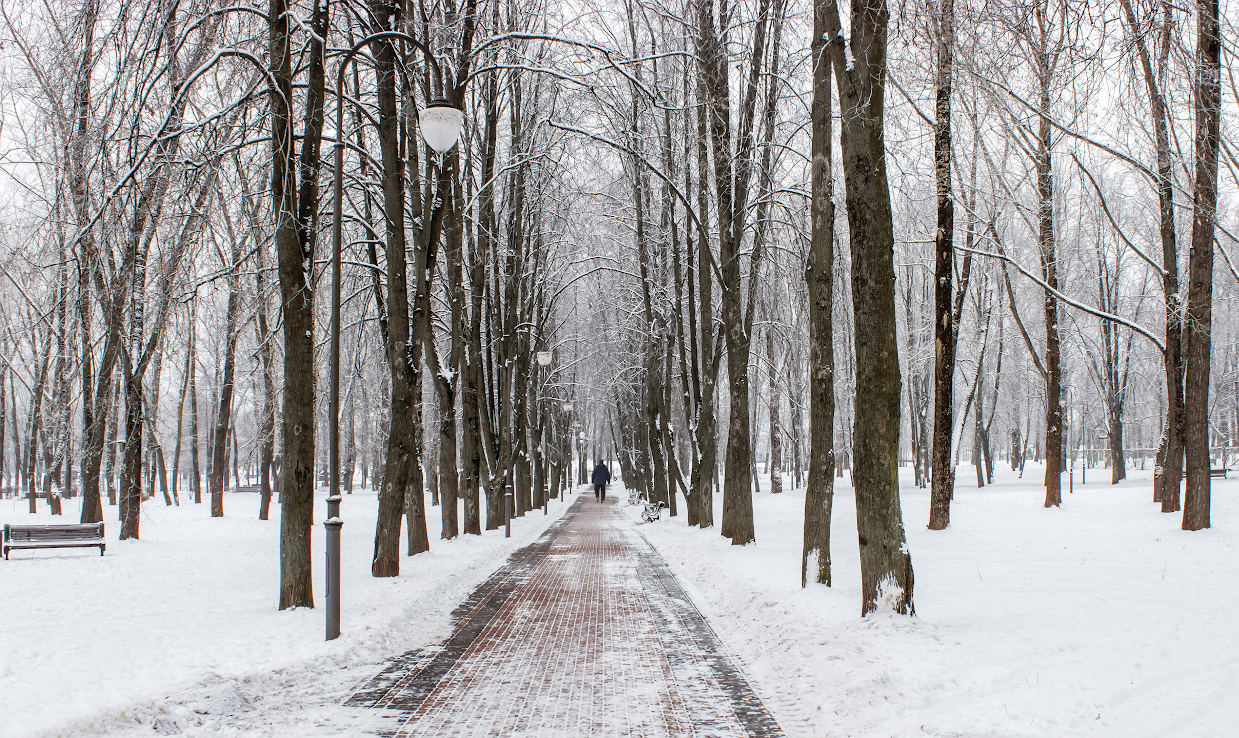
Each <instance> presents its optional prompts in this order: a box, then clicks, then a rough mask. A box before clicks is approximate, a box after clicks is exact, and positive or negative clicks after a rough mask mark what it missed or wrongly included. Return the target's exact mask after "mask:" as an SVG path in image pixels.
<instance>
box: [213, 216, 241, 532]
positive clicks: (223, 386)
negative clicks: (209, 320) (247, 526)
mask: <svg viewBox="0 0 1239 738" xmlns="http://www.w3.org/2000/svg"><path fill="white" fill-rule="evenodd" d="M240 260H241V253H240V243H239V242H238V241H237V240H236V238H235V237H234V238H233V240H232V254H231V258H230V260H229V261H230V262H231V263H230V264H229V269H228V272H229V274H228V308H227V312H226V314H225V318H224V376H223V377H222V379H221V380H220V392H219V410H218V411H217V412H216V414H215V432H214V433H213V434H212V439H213V440H214V447H213V448H212V449H211V517H213V518H222V517H224V490H225V488H226V487H227V486H228V465H227V463H226V460H225V456H226V455H227V453H228V436H229V429H230V428H232V389H233V387H232V386H233V378H234V376H235V375H236V366H237V359H236V357H237V337H238V335H237V334H238V331H237V317H238V316H237V313H238V311H239V310H240V308H241V294H240V293H241V285H240V284H239V282H240V276H239V274H238V270H239V269H240V263H239V262H240ZM235 461H236V454H235V453H234V454H233V462H234V464H235Z"/></svg>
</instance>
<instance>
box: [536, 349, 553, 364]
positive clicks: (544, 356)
mask: <svg viewBox="0 0 1239 738" xmlns="http://www.w3.org/2000/svg"><path fill="white" fill-rule="evenodd" d="M550 365H551V352H550V351H539V352H538V366H550Z"/></svg>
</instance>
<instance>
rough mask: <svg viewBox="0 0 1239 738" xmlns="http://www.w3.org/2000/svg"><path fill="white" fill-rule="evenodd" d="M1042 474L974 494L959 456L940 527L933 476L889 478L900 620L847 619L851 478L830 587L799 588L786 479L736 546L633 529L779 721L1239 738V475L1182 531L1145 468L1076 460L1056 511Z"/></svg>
mask: <svg viewBox="0 0 1239 738" xmlns="http://www.w3.org/2000/svg"><path fill="white" fill-rule="evenodd" d="M905 471H906V470H905ZM1077 474H1078V470H1077ZM1041 476H1042V470H1041V468H1040V467H1033V466H1032V465H1029V467H1028V469H1027V470H1026V472H1025V476H1024V479H1023V480H1020V479H1018V478H1017V476H1016V475H1015V474H1013V473H1012V472H1010V471H1009V470H1008V471H1000V472H999V474H998V482H999V484H997V485H994V486H990V487H986V488H985V489H982V490H977V489H975V488H974V484H973V483H972V480H974V479H975V476H974V475H973V470H972V468H971V467H967V468H961V469H960V470H959V473H958V480H959V481H958V483H957V489H956V493H955V502H954V504H953V505H952V507H951V527H950V528H948V529H947V530H945V531H938V532H934V531H929V530H927V529H926V528H925V523H926V521H927V520H928V516H929V495H928V490H919V489H915V488H914V487H912V486H911V478H910V477H908V478H905V479H904V480H903V482H904V485H905V486H904V488H903V493H902V499H903V512H904V520H905V523H906V527H907V531H908V545H909V548H910V550H911V552H912V563H913V566H914V569H915V572H916V589H915V603H916V611H917V616H916V617H915V618H907V617H900V616H893V615H879V616H872V617H868V618H860V617H858V616H859V612H860V585H859V581H860V574H859V558H858V552H857V544H856V517H855V506H854V498H853V495H852V489H851V487H850V485H849V484H848V483H844V484H837V485H836V495H835V505H834V521H833V530H832V542H833V545H832V560H833V565H834V567H833V572H834V586H833V587H832V588H829V589H828V588H825V587H821V586H813V587H810V588H809V589H807V590H802V589H801V588H800V586H799V584H800V582H799V577H800V569H799V555H800V547H801V523H802V520H803V505H804V496H803V493H802V492H801V491H796V492H792V493H785V494H783V495H779V496H774V495H769V494H766V493H763V494H761V495H759V496H757V497H756V498H755V499H754V508H755V509H754V516H755V520H756V535H757V543H756V544H755V545H750V546H746V547H743V548H741V547H733V546H730V545H728V541H726V540H725V539H723V538H721V537H720V536H719V534H718V530H717V529H712V530H704V531H703V530H689V529H688V528H687V527H686V525H685V521H684V519H683V517H680V518H676V519H672V520H668V519H667V518H665V517H664V519H663V521H662V522H660V523H655V524H652V525H642V526H641V528H640V530H641V531H642V533H644V534H645V535H646V537H647V538H648V539H649V540H650V541H651V542H652V543H653V544H654V545H655V546H656V547H657V548H658V549H659V551H660V552H661V553H662V554H663V556H664V557H665V558H666V559H667V560H668V562H670V563H671V566H672V568H673V569H674V570H675V572H676V573H677V575H678V576H679V577H680V578H681V579H682V580H684V582H685V586H686V589H687V591H688V592H689V594H690V595H692V596H693V598H694V600H695V601H696V602H697V604H698V606H699V607H700V608H701V609H702V610H703V611H704V612H705V614H706V615H707V617H708V618H709V619H710V620H711V622H712V623H713V625H714V627H715V629H716V630H717V631H719V633H720V635H721V636H722V637H723V639H724V641H725V642H727V643H728V644H729V645H730V646H731V647H732V648H733V649H734V650H735V651H736V652H737V653H738V654H739V656H740V658H741V660H742V662H743V663H744V665H745V669H746V671H747V673H748V674H749V676H750V678H751V679H752V681H753V682H754V686H755V687H756V689H757V691H758V693H759V694H760V695H761V696H762V697H763V699H764V700H765V701H766V703H767V705H768V706H769V707H770V708H771V710H772V712H773V713H774V714H775V717H776V718H777V719H778V720H779V722H780V724H781V725H782V727H783V729H784V730H785V731H786V732H787V734H788V735H789V736H866V737H867V738H868V737H873V738H883V737H886V736H892V737H893V736H925V735H930V736H944V737H945V736H954V737H963V736H968V737H972V736H976V737H980V736H994V737H998V736H1001V737H1003V738H1017V737H1023V736H1044V737H1046V738H1050V737H1053V738H1062V737H1063V736H1073V737H1074V736H1114V737H1116V738H1118V737H1122V738H1140V737H1145V736H1147V737H1149V738H1153V737H1154V736H1156V737H1158V738H1165V737H1169V736H1182V737H1183V738H1189V737H1190V738H1205V737H1207V736H1218V737H1221V736H1235V735H1239V727H1237V726H1239V551H1237V550H1236V546H1237V545H1239V481H1234V480H1231V481H1221V480H1215V482H1214V485H1213V514H1212V523H1213V527H1212V529H1210V530H1207V531H1202V532H1197V533H1185V532H1183V531H1181V530H1180V529H1179V524H1180V522H1181V518H1180V516H1179V515H1177V514H1175V515H1163V514H1161V513H1160V512H1159V511H1158V510H1159V507H1158V506H1156V505H1154V504H1152V503H1151V502H1150V499H1151V497H1152V487H1151V480H1150V472H1139V471H1136V472H1133V473H1132V476H1133V477H1135V479H1133V480H1130V481H1127V482H1124V483H1122V484H1120V485H1118V486H1116V487H1112V486H1111V485H1110V484H1108V481H1109V474H1108V472H1106V471H1105V470H1100V469H1097V470H1090V472H1089V480H1090V482H1089V484H1087V485H1085V486H1081V484H1080V480H1079V478H1078V476H1077V478H1076V485H1075V492H1074V493H1073V494H1070V495H1068V494H1066V492H1065V491H1064V501H1063V506H1062V508H1061V509H1052V510H1046V509H1043V508H1042V506H1041V505H1042V501H1043V496H1044V490H1043V488H1042V487H1041V485H1040V483H1039V482H1040V478H1041ZM836 481H844V480H836ZM847 481H850V480H847ZM1064 481H1065V480H1064ZM764 483H765V480H764V479H763V489H764ZM719 502H720V501H719V500H716V502H715V510H716V511H720V510H721V506H720V505H719ZM631 510H632V514H633V518H634V520H635V519H636V508H631Z"/></svg>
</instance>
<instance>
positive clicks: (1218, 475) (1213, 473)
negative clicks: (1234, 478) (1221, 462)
mask: <svg viewBox="0 0 1239 738" xmlns="http://www.w3.org/2000/svg"><path fill="white" fill-rule="evenodd" d="M1209 478H1210V479H1225V478H1226V467H1222V468H1221V469H1210V470H1209Z"/></svg>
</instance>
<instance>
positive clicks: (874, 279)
mask: <svg viewBox="0 0 1239 738" xmlns="http://www.w3.org/2000/svg"><path fill="white" fill-rule="evenodd" d="M828 20H829V21H830V23H829V27H828V34H827V38H828V39H830V40H829V41H828V49H829V53H830V55H831V60H832V62H833V65H834V69H835V75H836V81H837V83H838V86H839V99H840V107H841V108H842V110H841V112H842V121H843V131H842V137H841V140H842V146H843V171H844V178H845V183H846V186H847V213H848V230H849V237H850V241H851V247H852V310H853V321H854V323H853V325H854V327H855V331H854V341H855V346H856V349H855V350H856V396H857V397H863V398H865V406H866V408H865V412H858V413H857V414H856V418H855V424H854V428H855V430H854V434H855V435H854V439H853V444H852V449H853V453H854V454H855V457H856V458H855V464H854V466H853V472H852V480H853V485H854V487H855V489H856V526H857V531H858V533H859V543H860V564H861V613H862V614H868V613H870V612H874V611H876V610H878V609H888V610H893V611H895V612H898V613H903V614H912V613H913V611H914V606H913V601H912V588H913V573H912V557H911V555H910V554H909V552H908V547H907V541H906V538H905V535H904V528H903V515H902V513H901V511H900V505H899V426H900V416H899V405H900V398H901V394H902V392H901V391H900V378H899V344H898V340H897V338H896V336H895V269H894V247H895V237H894V227H893V223H892V217H891V206H890V191H889V188H888V184H887V177H886V142H885V137H884V135H883V118H884V113H885V89H884V86H885V79H886V37H887V23H888V20H889V11H888V10H887V7H886V3H885V2H881V1H879V2H875V3H873V4H871V5H870V6H867V7H863V8H857V9H856V12H855V13H854V14H853V15H852V19H851V25H852V29H851V30H852V33H851V35H850V44H851V51H852V60H851V62H849V60H848V59H847V58H846V55H845V49H844V46H843V45H844V39H843V36H841V35H840V23H839V16H838V7H837V5H836V4H835V3H834V2H831V3H830V8H829V12H828Z"/></svg>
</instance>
